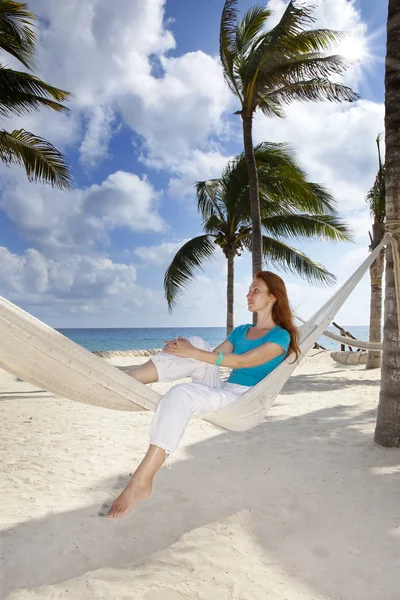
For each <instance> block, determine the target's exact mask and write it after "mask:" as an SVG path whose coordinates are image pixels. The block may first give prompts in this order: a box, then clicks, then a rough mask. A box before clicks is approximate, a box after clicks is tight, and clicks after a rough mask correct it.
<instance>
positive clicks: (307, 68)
mask: <svg viewBox="0 0 400 600" xmlns="http://www.w3.org/2000/svg"><path fill="white" fill-rule="evenodd" d="M347 68H348V64H347V63H346V62H345V60H344V59H343V58H342V57H341V56H339V55H333V56H323V55H321V54H317V53H307V54H304V55H302V56H300V57H297V58H292V57H289V58H287V57H281V58H280V59H279V60H275V61H274V62H273V63H272V65H271V64H268V63H265V64H264V65H263V66H261V67H260V71H261V72H262V73H264V75H265V78H263V77H259V81H258V87H260V88H261V91H263V90H264V89H265V88H266V87H268V88H269V90H271V91H272V92H273V89H274V87H275V85H279V84H280V83H281V82H282V81H284V82H285V83H286V84H290V83H296V82H298V81H302V80H307V79H312V78H314V79H315V78H327V77H329V76H330V75H340V74H342V73H343V72H344V71H345V70H346V69H347Z"/></svg>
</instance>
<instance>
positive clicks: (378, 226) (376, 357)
mask: <svg viewBox="0 0 400 600" xmlns="http://www.w3.org/2000/svg"><path fill="white" fill-rule="evenodd" d="M372 230H373V236H372V239H373V244H372V246H371V250H374V248H376V247H377V246H379V244H380V243H381V241H382V239H383V236H384V234H385V224H384V223H380V222H379V221H377V222H375V223H374V225H373V228H372ZM384 265H385V250H384V249H383V250H382V251H381V252H380V254H379V256H378V258H377V259H376V260H375V262H374V263H373V264H372V265H371V267H370V270H369V272H370V278H371V302H370V316H369V341H370V342H381V341H382V278H383V270H384ZM381 364H382V352H378V351H377V350H369V352H368V358H367V364H366V365H365V368H366V369H379V368H380V366H381Z"/></svg>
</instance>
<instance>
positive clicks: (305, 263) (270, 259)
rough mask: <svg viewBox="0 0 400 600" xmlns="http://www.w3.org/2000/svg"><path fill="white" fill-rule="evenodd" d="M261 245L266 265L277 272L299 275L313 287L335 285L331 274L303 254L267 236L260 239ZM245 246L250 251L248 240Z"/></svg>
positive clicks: (249, 241) (249, 240) (334, 278)
mask: <svg viewBox="0 0 400 600" xmlns="http://www.w3.org/2000/svg"><path fill="white" fill-rule="evenodd" d="M262 244H263V256H264V261H265V263H266V265H269V264H271V265H272V266H273V267H275V268H276V269H278V270H279V269H280V270H282V271H284V272H286V273H287V272H291V273H294V274H295V275H299V276H300V277H302V278H303V279H306V280H307V281H308V282H309V283H311V284H313V285H332V284H333V283H335V281H336V277H335V276H334V275H333V273H330V272H329V271H328V270H327V269H325V267H324V266H323V265H321V264H320V263H317V262H315V261H313V260H311V258H309V257H308V256H307V255H306V254H304V252H301V251H300V250H296V249H295V248H293V247H292V246H289V245H288V244H285V243H284V242H282V241H280V240H275V239H273V238H270V237H267V236H263V237H262ZM246 246H247V247H248V249H249V250H250V251H251V239H250V238H248V239H247V240H246Z"/></svg>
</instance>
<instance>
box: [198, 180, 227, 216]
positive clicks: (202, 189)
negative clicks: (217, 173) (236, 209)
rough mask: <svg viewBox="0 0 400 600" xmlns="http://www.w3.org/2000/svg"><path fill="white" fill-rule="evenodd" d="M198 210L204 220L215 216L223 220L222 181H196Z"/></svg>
mask: <svg viewBox="0 0 400 600" xmlns="http://www.w3.org/2000/svg"><path fill="white" fill-rule="evenodd" d="M194 186H195V189H196V195H197V208H198V211H199V212H200V214H201V216H202V217H203V219H204V220H206V219H209V218H210V217H211V216H213V215H218V216H219V217H220V218H223V208H224V199H223V193H222V189H221V187H222V185H221V180H220V179H207V180H206V181H196V183H195V184H194Z"/></svg>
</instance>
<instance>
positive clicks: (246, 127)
mask: <svg viewBox="0 0 400 600" xmlns="http://www.w3.org/2000/svg"><path fill="white" fill-rule="evenodd" d="M244 111H245V109H244V110H243V114H242V122H243V140H244V155H245V159H246V165H247V172H248V176H249V196H250V209H251V227H252V232H251V240H252V241H251V246H252V252H251V256H252V266H253V275H254V273H256V272H257V271H261V270H262V236H261V215H260V199H259V189H258V174H257V165H256V157H255V155H254V147H253V131H252V129H253V116H252V115H251V116H250V117H248V116H245V115H244Z"/></svg>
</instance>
